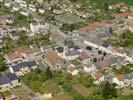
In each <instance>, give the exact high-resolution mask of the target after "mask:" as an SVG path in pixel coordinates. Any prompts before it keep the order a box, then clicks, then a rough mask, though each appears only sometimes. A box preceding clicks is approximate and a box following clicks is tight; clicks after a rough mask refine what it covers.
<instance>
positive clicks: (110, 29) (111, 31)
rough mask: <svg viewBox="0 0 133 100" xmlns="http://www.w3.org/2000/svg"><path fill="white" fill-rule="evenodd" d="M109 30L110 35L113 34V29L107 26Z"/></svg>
mask: <svg viewBox="0 0 133 100" xmlns="http://www.w3.org/2000/svg"><path fill="white" fill-rule="evenodd" d="M109 32H110V34H111V35H112V34H113V29H112V27H110V28H109Z"/></svg>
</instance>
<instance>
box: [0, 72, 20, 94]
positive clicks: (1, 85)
mask: <svg viewBox="0 0 133 100" xmlns="http://www.w3.org/2000/svg"><path fill="white" fill-rule="evenodd" d="M18 85H20V83H19V79H18V77H17V76H16V75H15V74H9V75H7V76H2V77H0V91H1V92H3V91H6V90H9V89H10V88H13V87H16V86H18Z"/></svg>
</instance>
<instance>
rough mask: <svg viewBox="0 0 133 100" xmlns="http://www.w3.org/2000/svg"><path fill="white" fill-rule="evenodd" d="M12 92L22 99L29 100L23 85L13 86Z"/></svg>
mask: <svg viewBox="0 0 133 100" xmlns="http://www.w3.org/2000/svg"><path fill="white" fill-rule="evenodd" d="M13 92H14V94H16V95H17V96H18V97H19V98H20V99H22V100H31V99H30V98H29V96H28V93H29V91H28V90H27V89H25V88H24V87H23V86H19V87H16V88H14V89H13Z"/></svg>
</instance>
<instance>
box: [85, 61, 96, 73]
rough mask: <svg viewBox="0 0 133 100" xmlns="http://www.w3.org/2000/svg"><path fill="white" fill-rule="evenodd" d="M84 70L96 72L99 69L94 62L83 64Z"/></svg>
mask: <svg viewBox="0 0 133 100" xmlns="http://www.w3.org/2000/svg"><path fill="white" fill-rule="evenodd" d="M83 68H84V71H85V72H87V73H88V72H90V73H95V72H96V71H97V69H96V67H95V65H94V64H93V63H87V64H85V65H83Z"/></svg>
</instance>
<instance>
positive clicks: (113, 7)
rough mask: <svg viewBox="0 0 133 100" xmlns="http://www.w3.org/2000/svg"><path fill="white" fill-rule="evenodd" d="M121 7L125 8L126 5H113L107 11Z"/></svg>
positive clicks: (122, 3)
mask: <svg viewBox="0 0 133 100" xmlns="http://www.w3.org/2000/svg"><path fill="white" fill-rule="evenodd" d="M121 7H126V4H125V3H124V2H121V3H117V4H113V5H110V6H109V9H110V10H114V9H117V8H121Z"/></svg>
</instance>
